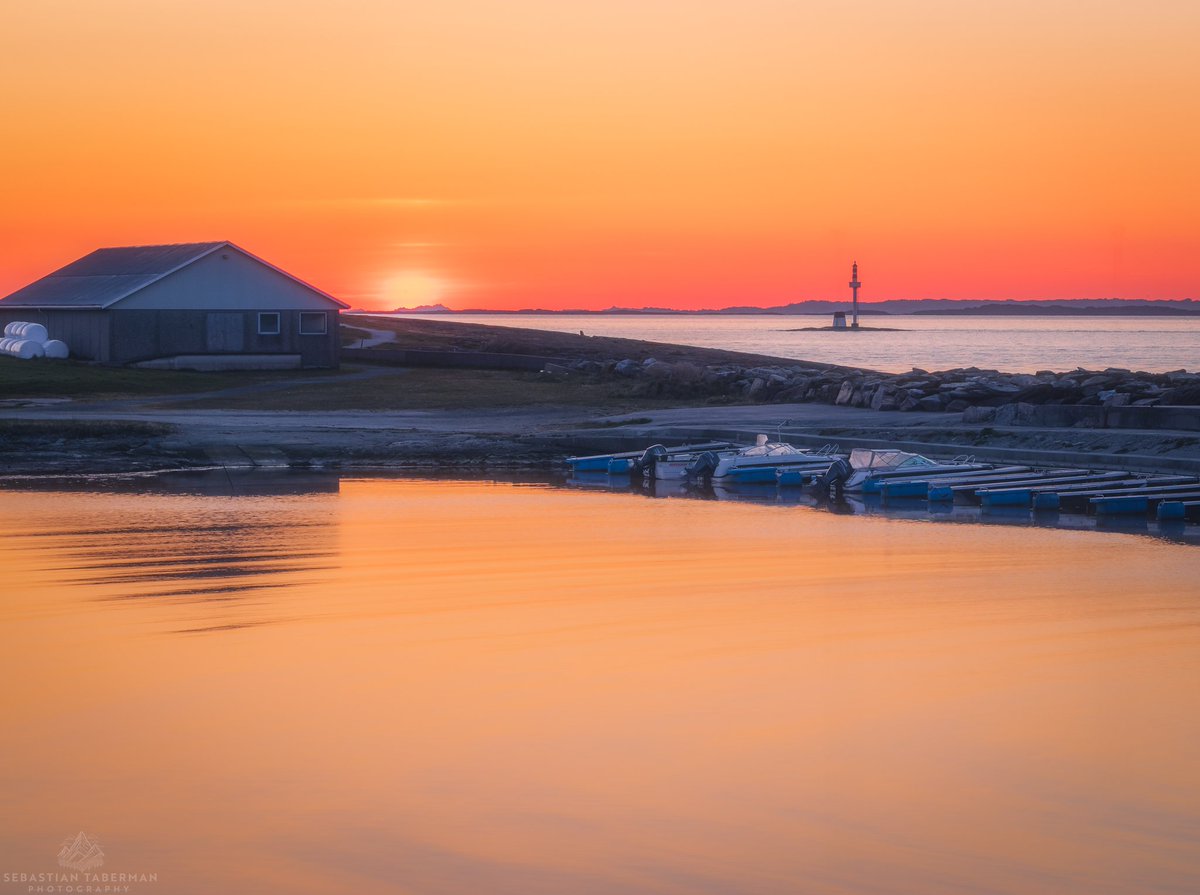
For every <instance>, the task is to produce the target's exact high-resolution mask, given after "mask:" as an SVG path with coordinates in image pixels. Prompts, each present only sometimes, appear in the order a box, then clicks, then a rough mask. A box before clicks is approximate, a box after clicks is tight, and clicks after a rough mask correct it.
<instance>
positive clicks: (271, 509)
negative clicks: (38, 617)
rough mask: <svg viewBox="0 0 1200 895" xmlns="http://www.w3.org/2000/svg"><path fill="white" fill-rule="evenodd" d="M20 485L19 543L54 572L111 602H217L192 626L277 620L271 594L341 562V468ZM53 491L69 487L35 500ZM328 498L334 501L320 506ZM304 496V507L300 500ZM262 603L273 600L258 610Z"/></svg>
mask: <svg viewBox="0 0 1200 895" xmlns="http://www.w3.org/2000/svg"><path fill="white" fill-rule="evenodd" d="M12 484H13V483H12V482H11V481H10V482H9V487H10V488H11V487H12ZM35 485H36V488H37V490H34V488H33V486H35ZM20 486H21V488H22V492H21V493H19V494H10V495H8V496H7V498H8V501H9V503H10V504H11V503H18V504H23V507H24V509H23V510H22V509H18V510H16V511H15V512H13V513H12V518H13V519H16V520H19V522H17V524H14V525H12V526H11V527H10V530H9V532H8V535H7V537H8V545H9V546H10V547H11V548H13V549H16V550H19V551H21V552H22V553H23V554H25V555H27V556H28V557H29V558H31V559H32V560H33V561H34V562H38V561H39V560H41V559H42V558H44V562H41V563H40V564H39V567H38V568H39V572H41V573H43V574H45V575H47V576H51V577H49V578H48V581H49V582H51V583H53V584H54V585H56V586H59V587H61V588H79V589H81V590H80V592H82V593H90V594H91V595H92V599H94V600H97V601H100V602H125V601H146V600H157V601H169V602H174V603H177V604H184V605H193V606H199V605H201V604H207V607H208V609H207V612H206V614H205V615H203V616H201V617H199V618H194V619H193V621H194V622H196V623H195V624H191V625H189V626H187V627H183V628H179V629H178V630H180V631H184V632H189V633H194V632H201V631H216V630H231V629H234V628H238V627H244V626H248V625H258V624H263V623H265V622H266V621H268V620H277V619H278V618H280V617H282V616H281V613H280V611H279V606H278V604H275V603H273V602H272V601H271V600H270V599H268V597H269V596H270V595H272V594H274V593H276V592H281V591H284V590H286V589H288V588H291V587H295V586H297V585H298V584H300V583H302V582H306V581H311V580H314V577H315V576H318V575H320V574H322V573H328V572H332V571H334V570H336V562H334V561H333V560H334V558H335V557H336V555H337V552H336V549H334V546H335V545H334V541H335V540H336V538H335V537H334V527H333V526H334V524H335V522H336V513H335V509H336V503H334V502H333V501H335V500H336V496H337V494H338V492H339V488H340V480H339V478H338V477H337V476H329V475H320V474H307V473H304V474H293V473H278V474H266V475H264V474H261V473H260V474H257V475H255V474H246V473H227V472H226V471H224V470H216V471H213V470H210V471H203V472H182V473H170V474H164V475H158V476H134V477H125V478H119V477H99V478H95V479H83V480H80V479H46V480H41V481H29V480H25V481H22V482H20ZM47 491H53V492H54V493H57V494H58V495H60V497H59V498H58V499H56V500H55V501H54V503H53V504H50V505H47V504H45V503H38V502H36V501H33V500H30V499H29V498H30V497H31V496H33V495H40V494H45V493H46V492H47ZM72 494H74V495H78V496H81V497H82V498H83V503H82V505H81V507H77V508H75V510H74V511H72V510H70V509H67V505H66V504H65V503H62V502H60V501H64V500H66V499H67V498H66V497H65V496H66V495H72ZM3 497H5V495H3V494H0V498H3ZM279 498H282V499H284V500H283V503H280V502H279V501H278V500H277V499H279ZM288 499H292V500H291V501H290V502H289V500H288ZM296 499H299V504H297V502H296ZM314 501H316V503H315V504H314ZM322 502H324V504H323V505H324V508H325V510H326V511H325V512H313V510H314V509H316V507H317V506H319V505H321V504H322ZM298 506H302V507H303V510H302V512H301V513H296V512H290V511H289V510H293V511H294V510H295V509H297V507H298ZM81 509H82V511H83V514H82V517H81V513H80V510H81ZM83 520H86V522H85V524H80V522H81V521H83ZM255 607H258V608H259V609H260V610H261V609H262V607H269V608H268V609H267V610H266V611H265V612H260V615H259V616H258V617H251V616H248V615H247V611H248V610H252V609H253V608H255Z"/></svg>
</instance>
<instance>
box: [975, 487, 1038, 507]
mask: <svg viewBox="0 0 1200 895" xmlns="http://www.w3.org/2000/svg"><path fill="white" fill-rule="evenodd" d="M975 493H976V495H977V496H978V497H979V502H980V503H981V504H983V506H985V507H1028V506H1029V505H1030V503H1031V502H1032V500H1033V489H1032V488H1007V489H1005V490H995V491H976V492H975Z"/></svg>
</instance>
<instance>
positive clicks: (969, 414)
mask: <svg viewBox="0 0 1200 895" xmlns="http://www.w3.org/2000/svg"><path fill="white" fill-rule="evenodd" d="M995 417H996V408H995V407H984V406H982V405H980V404H975V405H973V406H971V407H968V408H967V409H966V410H964V411H963V415H962V421H963V422H964V423H990V422H991V421H992V420H993V419H995Z"/></svg>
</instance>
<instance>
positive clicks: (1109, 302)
mask: <svg viewBox="0 0 1200 895" xmlns="http://www.w3.org/2000/svg"><path fill="white" fill-rule="evenodd" d="M849 309H850V302H848V301H824V300H811V301H800V302H793V303H791V304H786V305H776V306H774V307H769V308H756V307H752V306H748V305H745V306H733V307H728V308H720V309H717V310H699V311H684V310H677V309H674V308H653V307H650V308H621V307H611V308H605V309H604V310H600V311H594V310H583V309H565V310H550V309H547V308H524V309H521V310H519V311H497V310H491V309H488V308H469V309H467V308H464V309H462V310H454V309H452V308H448V307H446V306H445V305H443V304H434V305H421V306H420V307H416V308H395V309H393V310H392V311H389V312H386V313H391V314H449V315H454V314H505V315H519V314H555V315H558V314H561V315H587V316H597V315H623V314H624V315H684V316H693V315H721V314H727V315H803V314H832V313H833V312H834V311H848V310H849ZM858 313H859V315H860V316H863V315H874V314H922V315H924V314H929V315H935V314H947V315H955V316H958V315H978V316H989V315H997V316H1006V317H1007V316H1022V315H1028V316H1037V317H1040V316H1057V317H1066V316H1103V317H1109V316H1169V317H1185V316H1200V301H1197V300H1196V299H1192V298H1183V299H1143V298H1137V299H1125V298H1074V299H1030V300H1027V301H1017V300H1014V299H1003V300H1001V299H988V300H984V299H981V300H973V299H952V298H915V299H888V300H886V301H878V302H869V303H860V304H859V306H858Z"/></svg>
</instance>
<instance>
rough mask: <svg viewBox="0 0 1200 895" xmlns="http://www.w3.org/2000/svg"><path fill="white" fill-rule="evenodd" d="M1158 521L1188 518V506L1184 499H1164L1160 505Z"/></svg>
mask: <svg viewBox="0 0 1200 895" xmlns="http://www.w3.org/2000/svg"><path fill="white" fill-rule="evenodd" d="M1157 516H1158V521H1159V522H1167V521H1175V520H1176V519H1186V518H1187V506H1185V505H1184V502H1183V501H1182V500H1164V501H1163V502H1162V503H1160V504H1159V505H1158V513H1157Z"/></svg>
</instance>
